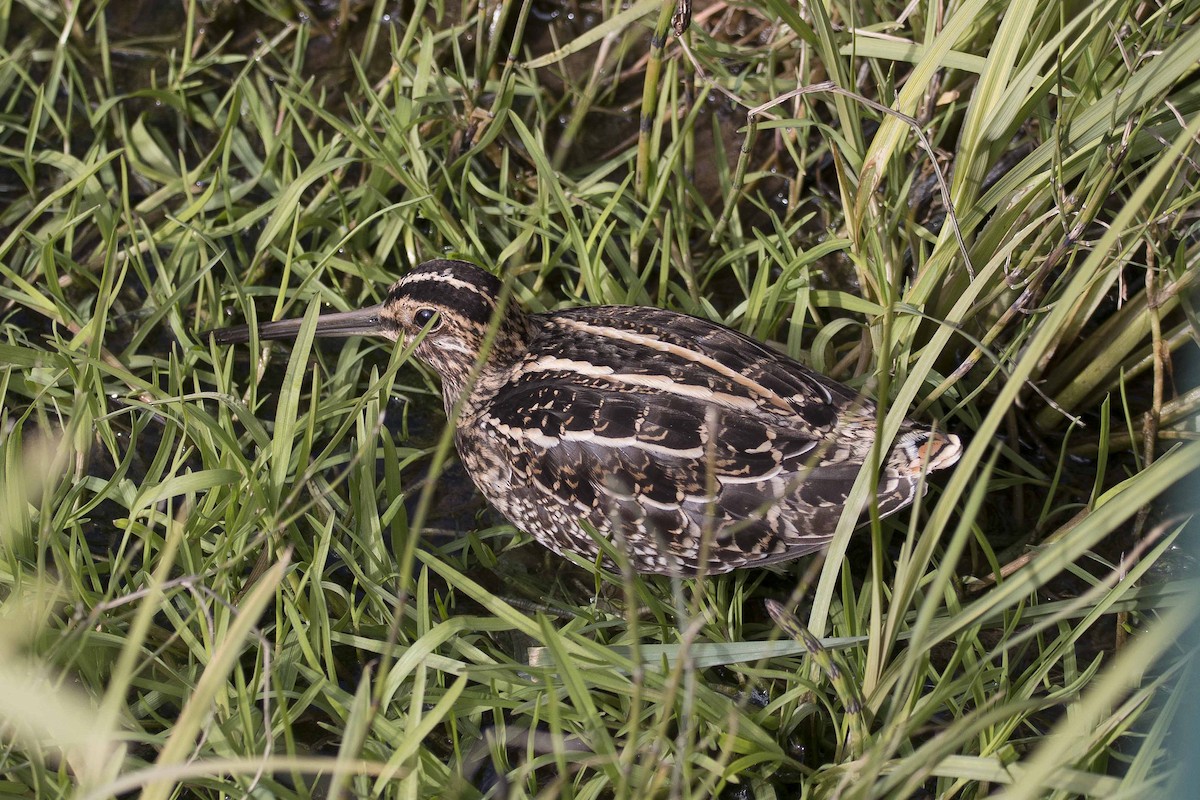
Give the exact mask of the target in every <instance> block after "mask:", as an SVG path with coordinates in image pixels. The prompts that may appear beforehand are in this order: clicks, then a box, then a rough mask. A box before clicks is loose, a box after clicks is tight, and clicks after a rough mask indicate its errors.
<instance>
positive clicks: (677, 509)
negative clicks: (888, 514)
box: [477, 373, 858, 575]
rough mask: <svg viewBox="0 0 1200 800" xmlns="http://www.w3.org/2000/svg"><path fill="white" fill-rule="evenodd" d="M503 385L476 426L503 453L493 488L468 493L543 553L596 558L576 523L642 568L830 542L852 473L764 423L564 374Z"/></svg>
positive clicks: (782, 556) (762, 558)
mask: <svg viewBox="0 0 1200 800" xmlns="http://www.w3.org/2000/svg"><path fill="white" fill-rule="evenodd" d="M541 377H542V378H544V380H539V381H536V382H532V381H524V382H521V383H519V384H516V385H510V386H507V387H505V388H504V389H503V390H502V391H501V392H500V393H499V394H498V395H497V396H496V397H495V398H494V399H493V400H492V402H491V403H489V406H488V409H487V412H486V414H484V415H482V416H481V417H480V418H479V419H478V420H477V423H478V424H479V426H480V429H479V434H480V435H482V436H485V437H486V438H489V439H491V440H492V441H491V443H490V447H495V448H498V449H501V450H503V451H505V452H507V453H509V454H510V457H511V469H512V472H511V475H510V476H509V480H508V481H507V485H506V486H503V487H500V486H485V485H482V484H481V485H480V488H481V489H482V490H483V491H484V493H485V495H488V497H489V500H491V501H492V503H493V504H494V505H496V506H497V507H498V508H499V509H500V511H501V512H502V513H504V514H505V515H506V516H508V517H509V519H510V520H512V522H513V523H514V524H516V525H518V526H519V527H523V528H525V529H526V530H528V531H529V532H530V533H531V534H533V535H534V536H535V537H536V538H538V539H539V540H540V541H542V543H543V544H546V545H548V546H550V547H552V548H553V549H556V550H559V551H565V550H571V551H575V552H580V553H584V554H586V555H589V556H593V557H594V555H595V554H596V549H597V548H596V546H595V543H594V542H593V541H592V540H591V538H590V537H589V536H588V535H587V534H586V533H585V532H584V531H583V530H582V529H581V528H580V526H579V522H580V520H583V521H585V522H587V523H589V524H590V525H591V526H593V527H594V528H595V529H596V530H597V531H599V532H600V533H601V534H603V535H605V536H606V537H607V538H609V539H611V540H613V541H616V542H623V545H624V548H625V550H626V552H627V553H628V554H629V556H630V558H631V559H632V561H633V563H634V566H635V568H637V569H638V570H639V571H642V572H656V573H677V574H685V575H686V574H694V573H696V572H697V571H700V570H701V569H703V571H705V572H707V573H709V574H715V573H720V572H726V571H729V570H731V569H736V568H738V567H743V566H748V565H752V564H759V565H762V564H769V563H773V562H777V561H783V560H787V559H791V558H796V557H799V556H802V555H805V554H806V553H810V552H813V551H815V550H818V549H820V548H821V547H823V546H824V545H825V544H826V543H827V542H828V540H829V537H830V536H831V535H832V533H833V529H834V527H835V526H836V524H837V520H838V517H839V515H840V513H841V508H842V505H843V504H844V502H845V496H846V493H847V492H848V491H849V488H850V486H851V484H852V483H853V481H854V477H855V475H856V474H857V470H858V466H857V465H850V464H825V465H824V466H822V465H821V462H822V461H823V457H822V452H821V451H822V449H823V441H822V439H820V438H817V437H815V436H813V435H812V434H811V433H810V432H808V431H806V430H804V429H803V428H802V427H801V426H799V425H796V426H794V427H789V426H786V425H780V424H778V423H779V420H778V419H777V418H775V417H774V416H773V415H762V414H755V413H747V412H746V411H744V410H740V409H731V408H728V407H724V406H721V405H717V404H714V403H711V402H704V401H699V400H696V399H695V398H690V397H686V396H681V395H678V394H673V393H671V392H664V391H650V390H641V391H638V392H631V391H629V390H616V389H614V388H612V387H611V386H606V385H604V384H603V383H602V382H600V381H592V382H588V381H581V380H580V379H579V378H578V376H577V375H573V374H567V373H560V374H546V375H543V376H541Z"/></svg>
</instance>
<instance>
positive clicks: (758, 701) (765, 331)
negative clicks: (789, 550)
mask: <svg viewBox="0 0 1200 800" xmlns="http://www.w3.org/2000/svg"><path fill="white" fill-rule="evenodd" d="M673 10H674V6H673V4H663V3H654V2H642V3H633V4H630V5H628V6H625V7H622V6H619V5H615V4H592V5H556V4H552V3H539V4H527V5H521V4H485V5H484V6H479V7H477V6H475V5H470V6H464V7H461V8H460V7H458V6H456V5H453V4H448V3H447V4H443V3H439V2H418V3H413V4H409V3H389V2H383V1H382V0H381V1H380V2H375V3H370V2H353V1H350V2H344V3H332V2H331V3H311V4H306V3H295V2H284V0H259V2H256V3H231V2H221V0H214V1H213V2H195V3H183V4H160V3H150V2H147V3H139V2H130V3H122V4H116V3H110V4H108V5H106V6H105V5H101V6H100V7H99V8H97V7H95V6H93V5H91V4H84V5H79V4H67V5H64V6H59V5H57V4H52V3H43V2H33V0H15V1H10V2H6V3H0V33H2V36H0V39H2V41H3V48H4V49H3V58H0V87H3V92H2V93H0V96H2V97H3V98H4V103H3V105H2V106H0V194H2V196H3V204H2V205H0V407H2V409H3V411H2V413H3V418H2V428H0V465H2V469H3V481H2V482H0V483H2V485H0V491H2V492H3V497H2V499H0V597H3V605H2V607H0V720H3V721H4V725H3V732H4V733H3V747H2V749H0V793H2V794H4V795H12V796H28V795H30V794H34V795H37V796H46V797H51V796H62V795H72V796H74V795H78V796H83V797H108V796H113V795H115V794H119V793H121V792H127V791H131V790H135V789H143V790H144V796H146V797H151V798H154V797H168V796H187V797H192V796H199V797H210V796H211V797H218V796H243V795H246V794H248V793H250V792H251V791H254V792H257V793H262V794H264V795H265V794H270V795H273V796H280V797H293V796H294V797H307V796H313V795H319V796H330V795H333V796H367V795H376V794H380V795H385V796H397V797H417V796H461V797H477V796H490V797H499V796H508V797H516V796H540V797H559V796H564V797H650V796H662V797H696V798H699V797H711V796H716V795H722V796H729V797H759V798H768V797H792V796H798V795H799V794H800V793H801V792H805V793H808V796H819V797H824V796H834V795H836V796H840V797H854V798H868V797H913V796H937V797H970V798H973V797H982V796H990V795H992V794H1003V796H1005V797H1034V796H1037V797H1042V796H1064V797H1065V796H1077V795H1106V796H1111V795H1118V794H1120V795H1128V796H1160V795H1161V794H1162V793H1163V792H1164V791H1166V789H1168V788H1169V787H1170V785H1171V784H1172V782H1173V781H1176V780H1177V772H1176V771H1175V769H1174V766H1173V760H1172V753H1171V750H1170V747H1169V746H1168V744H1169V743H1168V732H1169V731H1170V729H1171V727H1172V725H1173V723H1174V720H1175V717H1176V716H1178V715H1179V714H1180V713H1182V712H1181V711H1180V709H1181V707H1182V706H1183V703H1184V701H1185V699H1186V691H1185V689H1184V688H1180V686H1179V684H1178V678H1179V677H1180V675H1181V674H1182V673H1183V672H1184V671H1185V670H1186V669H1187V668H1188V665H1189V663H1190V662H1189V659H1190V657H1191V655H1192V653H1193V650H1194V647H1193V643H1192V640H1191V639H1190V638H1188V637H1187V636H1185V635H1184V634H1185V632H1187V631H1188V630H1189V628H1190V627H1191V626H1192V625H1193V623H1194V618H1195V615H1196V613H1197V605H1196V603H1195V602H1194V597H1195V594H1194V592H1195V586H1194V581H1193V579H1192V574H1193V572H1194V570H1193V566H1192V561H1191V560H1190V557H1189V556H1188V554H1187V551H1186V550H1183V549H1181V547H1180V542H1181V541H1182V540H1181V538H1180V537H1181V534H1182V532H1184V531H1185V529H1186V523H1187V520H1188V517H1187V513H1188V512H1189V509H1190V503H1189V502H1188V501H1187V500H1186V497H1187V495H1186V489H1185V488H1183V487H1184V486H1185V481H1186V480H1187V479H1188V478H1189V477H1192V476H1193V475H1194V473H1195V472H1196V471H1197V469H1198V468H1200V443H1197V441H1196V438H1197V433H1198V431H1197V423H1196V410H1197V405H1198V404H1200V390H1198V389H1197V386H1198V385H1200V380H1198V376H1197V371H1196V369H1197V368H1196V366H1195V360H1196V359H1195V356H1196V349H1197V341H1200V337H1198V335H1197V331H1198V327H1197V317H1196V306H1195V302H1194V299H1193V294H1192V293H1193V291H1194V289H1195V283H1196V281H1197V275H1200V270H1198V269H1197V261H1198V260H1200V239H1198V238H1197V236H1196V230H1197V229H1196V225H1197V221H1198V211H1197V209H1200V204H1198V202H1197V199H1198V190H1197V188H1196V183H1197V177H1198V172H1200V170H1198V169H1197V165H1196V158H1197V157H1198V154H1197V146H1196V142H1197V133H1198V129H1200V115H1198V114H1197V113H1196V112H1197V109H1198V107H1200V84H1198V83H1197V82H1196V80H1195V68H1196V67H1195V64H1196V59H1195V53H1196V52H1197V51H1198V50H1200V27H1198V26H1197V25H1196V18H1197V14H1198V12H1200V5H1198V4H1196V3H1195V2H1169V3H1165V4H1162V5H1158V6H1146V5H1142V4H1135V3H1108V4H1104V3H1099V2H1097V3H1092V4H1089V5H1085V6H1080V7H1078V8H1075V9H1074V10H1073V11H1072V13H1071V15H1070V16H1069V17H1065V16H1061V15H1060V13H1059V10H1058V9H1057V8H1055V7H1046V6H1044V4H1034V3H1014V4H1009V5H1008V6H1003V7H1002V6H998V5H996V4H990V5H989V4H985V3H981V2H973V3H967V4H965V5H961V6H955V7H953V8H950V9H946V10H945V12H944V16H940V15H939V16H934V17H931V16H928V14H929V12H928V10H927V9H926V8H925V7H924V6H921V7H913V8H912V9H907V10H906V8H905V7H904V5H903V4H896V5H893V6H887V5H882V4H875V5H871V6H868V7H863V6H861V5H841V4H836V3H834V4H828V5H819V4H818V5H816V6H812V5H805V6H804V11H803V13H802V14H801V13H798V12H797V11H796V10H795V6H793V5H791V4H787V3H783V2H775V1H774V0H771V1H770V2H766V3H763V4H762V6H761V8H759V9H750V8H741V7H733V6H727V5H723V4H714V5H708V6H704V7H697V8H696V9H694V15H693V17H692V22H691V26H690V28H689V29H688V30H687V31H686V32H685V33H683V35H682V36H676V34H675V33H674V31H673V28H672V12H673ZM652 40H653V41H661V42H662V43H663V44H662V46H661V47H659V46H652ZM647 77H649V78H650V79H651V80H649V81H647V80H646V79H647ZM826 82H828V84H827V83H826ZM798 87H802V88H803V90H802V92H799V93H798V92H797V91H796V90H797V89H798ZM643 120H644V122H643ZM918 131H920V135H918ZM939 173H940V176H941V180H939ZM445 254H451V255H455V256H459V257H463V258H466V259H468V260H472V261H474V262H476V263H479V264H484V265H487V266H489V267H490V268H492V269H494V270H495V271H496V272H497V274H500V275H502V276H503V277H504V278H505V279H506V280H507V281H509V283H510V285H511V287H512V289H513V291H514V292H515V296H516V298H517V299H518V300H519V301H520V302H522V303H523V304H525V305H526V306H527V307H529V308H531V309H534V310H542V309H549V308H558V307H567V306H572V305H576V304H580V303H638V304H657V305H662V306H666V307H671V308H675V309H678V310H683V311H687V312H689V313H693V314H697V315H700V316H705V317H708V318H711V319H715V320H719V321H721V322H724V323H726V324H729V325H731V326H733V327H735V328H738V329H740V330H743V331H745V332H747V333H750V334H752V335H754V336H757V337H759V338H762V339H770V340H773V341H776V342H778V343H779V345H780V346H781V347H783V348H785V349H786V350H787V351H788V352H789V353H791V354H792V355H795V356H797V357H799V358H801V360H803V361H805V362H806V363H809V364H811V365H812V366H814V367H815V368H817V369H819V370H821V371H823V372H826V373H828V374H831V375H833V376H834V377H837V378H838V379H840V380H843V381H846V382H848V383H850V384H851V385H854V386H858V387H861V388H862V389H863V390H864V391H865V392H867V393H868V394H870V395H871V396H873V397H877V398H879V399H880V401H881V408H882V411H881V420H880V421H881V425H882V428H883V431H884V439H885V440H886V439H887V438H888V437H890V436H892V435H894V432H895V430H896V428H897V426H898V425H899V422H900V420H901V419H902V417H904V416H906V415H915V416H918V417H921V418H926V419H929V418H936V419H938V420H940V421H941V424H943V425H945V426H947V427H948V428H949V429H950V430H952V431H954V432H956V433H959V434H961V435H962V436H963V437H964V438H965V439H966V440H967V441H968V447H967V451H966V453H965V455H964V457H963V459H962V461H961V462H960V464H959V465H958V466H957V467H956V468H955V469H954V470H953V471H952V473H951V474H950V475H949V476H948V477H946V478H941V477H939V478H938V479H937V480H936V481H935V485H934V486H933V487H932V488H931V490H930V492H929V493H928V494H927V495H926V497H925V498H924V499H923V500H922V501H921V502H920V503H919V504H918V506H917V507H916V508H914V509H912V510H911V513H910V512H905V513H904V514H900V515H897V517H895V518H894V519H889V520H887V521H886V522H885V523H883V524H878V523H876V524H875V525H872V526H868V527H865V528H862V529H859V530H853V528H852V525H851V521H850V520H849V518H847V520H845V525H844V526H843V528H842V529H841V530H840V531H839V535H838V538H837V539H836V540H835V542H834V544H833V545H832V547H831V548H830V551H829V554H828V557H827V558H825V559H822V560H816V561H814V560H812V559H807V560H803V561H800V562H798V563H797V564H794V565H791V566H789V567H788V568H787V569H784V570H774V571H747V572H742V573H738V574H734V575H731V576H726V577H720V578H709V579H706V580H703V581H671V580H668V579H665V578H649V579H646V578H640V577H637V576H633V575H631V574H615V575H614V574H610V573H605V572H603V571H601V570H598V569H596V568H595V567H594V566H591V565H587V564H563V563H562V562H561V561H560V560H559V559H557V558H556V557H554V556H552V555H550V554H549V553H547V552H546V551H544V550H543V549H541V548H540V547H539V546H538V545H536V544H535V543H532V542H530V541H529V540H528V538H527V537H525V536H524V535H523V534H520V533H519V532H514V531H513V530H512V528H511V527H509V526H507V525H505V524H503V522H502V520H499V519H498V518H497V517H495V516H494V515H493V514H491V513H490V512H488V511H487V510H486V509H484V508H482V507H481V506H480V505H479V504H478V502H477V500H473V499H472V497H473V495H472V493H471V491H470V489H469V487H468V486H467V485H466V483H465V482H464V478H463V477H462V476H461V474H456V473H455V471H454V469H453V460H454V457H453V452H452V442H451V439H450V432H451V429H450V428H449V427H448V426H446V425H445V423H444V419H443V418H442V417H441V416H440V415H441V413H442V412H441V403H440V401H439V400H438V399H437V394H436V388H437V387H436V383H435V382H434V381H432V380H431V378H430V376H428V375H427V374H426V373H424V372H423V371H421V370H420V369H419V368H417V367H416V366H415V365H414V364H413V363H411V362H409V361H408V359H407V352H406V351H405V350H404V349H403V348H399V347H398V348H395V349H394V350H392V349H389V348H386V347H383V346H381V345H380V344H379V343H376V342H370V341H365V340H361V341H360V340H350V341H347V342H339V343H334V344H327V343H314V342H312V341H311V340H307V339H304V340H301V341H298V342H297V343H295V345H294V346H290V347H289V346H278V345H275V346H270V347H263V348H257V349H251V348H245V347H239V348H218V347H215V346H214V345H212V344H211V343H210V342H209V341H208V340H207V339H206V337H204V336H203V335H202V334H203V332H204V331H206V330H208V329H211V328H213V327H217V326H220V325H223V324H226V323H230V322H240V321H242V320H243V319H250V320H255V319H258V320H265V319H273V318H278V317H282V316H303V315H304V314H305V313H307V312H310V311H314V310H317V309H319V308H324V309H328V310H345V309H349V308H353V307H357V306H359V305H362V304H367V303H372V302H377V301H378V300H379V298H380V297H381V294H382V293H383V292H384V291H385V290H386V287H387V285H388V283H389V282H390V281H392V280H394V278H395V277H396V276H398V275H399V274H402V273H403V272H404V271H405V270H406V269H408V268H410V267H411V266H413V265H415V264H417V263H420V262H421V261H423V260H426V259H428V258H431V257H436V256H441V255H445ZM447 465H448V468H445V469H444V467H447ZM430 476H432V479H429V480H427V478H428V477H430ZM857 491H858V492H859V496H861V497H865V496H866V495H867V493H868V492H869V485H868V479H867V478H866V477H865V476H864V477H863V479H862V480H860V486H859V487H858V489H857ZM1172 493H1174V494H1172ZM767 601H775V602H778V603H783V604H784V605H783V606H781V607H779V608H774V607H772V608H773V610H772V611H771V612H770V613H768V603H767ZM505 791H506V792H507V794H506V795H505V794H503V793H504V792H505Z"/></svg>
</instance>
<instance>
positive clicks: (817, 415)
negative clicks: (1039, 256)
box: [214, 261, 961, 575]
mask: <svg viewBox="0 0 1200 800" xmlns="http://www.w3.org/2000/svg"><path fill="white" fill-rule="evenodd" d="M499 295H500V282H499V281H498V280H497V279H496V278H495V277H493V276H492V275H490V274H488V273H487V272H485V271H483V270H481V269H479V268H478V267H475V266H473V265H471V264H466V263H464V262H460V261H432V262H429V263H426V264H423V265H421V266H420V267H418V268H417V269H415V270H413V271H412V272H410V273H409V274H408V275H406V276H404V277H403V278H401V279H400V280H399V281H398V282H397V283H396V284H395V285H393V286H392V288H391V289H390V290H389V292H388V296H387V299H386V300H385V301H384V302H383V303H381V304H380V305H378V306H373V307H371V308H368V309H363V310H361V311H352V312H348V313H346V314H333V315H327V316H324V317H321V318H320V320H319V321H318V333H319V334H324V335H334V336H338V335H340V336H348V335H367V334H373V335H378V336H383V337H386V338H388V339H392V340H398V339H400V338H401V337H409V336H415V335H417V334H419V333H420V332H421V331H422V330H424V337H423V338H422V339H421V340H420V342H419V343H418V345H417V347H416V350H415V355H416V357H417V358H418V359H419V360H421V361H423V362H425V363H426V364H428V365H429V366H430V367H431V368H433V369H434V371H435V372H437V373H438V375H439V376H440V378H441V380H442V389H443V397H444V400H445V404H446V409H447V413H448V414H449V413H452V411H453V409H454V407H455V405H456V404H461V408H459V414H458V418H457V420H458V421H457V431H456V434H457V435H456V444H457V446H458V452H459V455H460V457H461V458H462V461H463V463H464V465H465V467H466V470H467V472H468V474H470V475H471V477H472V479H473V480H474V482H475V484H476V486H478V487H479V490H480V491H481V492H482V493H483V495H484V496H485V497H486V498H487V499H488V501H489V502H490V503H492V505H494V506H495V507H496V508H497V509H498V510H499V511H500V512H501V513H502V514H503V515H504V516H505V517H507V518H508V519H509V520H510V521H511V522H512V523H513V524H514V525H516V526H517V527H519V528H521V529H523V530H526V531H528V532H529V533H530V534H532V535H533V536H534V538H536V539H537V540H538V541H539V542H541V543H542V544H544V545H546V546H547V547H549V548H550V549H552V550H554V551H556V552H559V553H563V552H565V551H570V552H574V553H578V554H580V555H582V556H584V557H585V558H589V559H593V558H595V557H597V554H598V547H597V544H596V542H595V541H594V540H593V538H592V536H591V535H590V534H589V533H588V532H587V531H586V530H585V529H584V528H583V527H582V526H581V525H580V521H581V520H582V521H584V522H586V523H587V524H588V525H589V526H590V527H591V528H593V529H594V530H595V531H597V532H598V533H599V534H600V535H601V536H604V537H606V538H608V539H610V540H612V541H614V542H615V543H616V544H617V546H618V547H619V548H621V549H623V550H624V551H625V552H626V553H628V555H629V557H630V561H631V563H632V565H633V566H634V568H635V569H637V570H638V571H641V572H650V573H663V574H680V575H693V574H697V573H707V574H716V573H721V572H727V571H729V570H733V569H737V568H740V567H749V566H761V565H765V564H771V563H775V562H779V561H784V560H787V559H792V558H797V557H799V556H802V555H805V554H807V553H811V552H813V551H815V550H819V549H820V548H822V547H824V546H825V545H826V544H828V542H829V540H830V538H831V537H832V535H833V532H834V529H835V527H836V525H837V522H838V519H839V517H840V515H841V512H842V508H843V507H844V505H845V502H846V499H847V495H848V493H849V491H850V488H851V486H852V485H853V483H854V480H855V478H856V476H857V475H858V472H859V468H860V466H861V465H862V463H863V461H864V459H865V458H866V457H867V454H868V452H869V450H870V448H871V444H872V441H873V438H874V435H875V407H874V405H873V404H872V403H870V402H869V401H867V400H865V399H864V398H862V397H861V396H860V395H859V394H858V393H856V392H854V391H853V390H851V389H849V388H847V387H845V386H843V385H842V384H840V383H837V382H836V381H833V380H830V379H829V378H825V377H824V376H821V375H818V374H817V373H815V372H812V371H811V370H809V369H807V368H806V367H804V366H802V365H801V364H799V363H798V362H796V361H794V360H792V359H790V358H788V357H787V356H785V355H783V354H781V353H778V352H776V351H774V350H771V349H770V348H768V347H766V346H764V345H762V344H760V343H759V342H756V341H755V340H753V339H750V338H748V337H746V336H743V335H742V334H740V333H737V332H736V331H733V330H730V329H729V328H725V327H723V326H721V325H717V324H714V323H711V322H706V321H704V320H701V319H697V318H695V317H690V316H687V315H684V314H678V313H675V312H672V311H665V310H662V309H656V308H643V307H632V306H600V307H586V308H576V309H571V310H568V311H558V312H553V313H549V314H526V313H524V312H523V311H522V310H521V309H519V308H517V307H516V306H515V304H514V303H509V304H508V305H507V308H506V309H505V310H504V313H503V314H497V312H496V304H497V298H498V297H499ZM494 316H497V317H498V319H497V320H495V321H493V317H494ZM492 324H495V325H497V329H496V332H495V334H494V338H492V339H491V342H490V350H489V352H488V356H487V358H486V359H485V360H484V362H483V363H482V365H481V367H480V368H479V371H478V373H477V375H476V376H475V379H474V380H473V381H472V380H471V373H472V369H473V367H475V362H476V360H477V356H478V354H479V351H480V347H481V346H487V345H486V344H485V342H486V340H487V338H488V337H487V334H488V331H489V325H492ZM298 327H299V323H298V321H292V320H285V321H282V322H272V323H267V324H266V325H263V326H261V327H260V330H259V336H260V337H261V338H286V337H289V336H293V335H295V332H296V330H297V329H298ZM214 336H215V338H216V340H217V341H219V342H235V341H246V340H247V339H248V337H249V331H248V330H247V329H246V328H244V327H242V328H228V329H224V330H222V331H217V332H216V333H215V334H214ZM460 401H461V403H460ZM960 454H961V445H960V443H959V441H958V438H957V437H955V436H953V435H950V434H944V433H937V432H933V431H931V430H930V429H928V428H926V427H924V426H922V425H920V424H918V423H915V422H911V421H906V422H905V423H904V425H903V427H902V428H901V431H900V434H899V436H898V437H897V440H896V442H895V444H894V446H893V448H892V450H891V452H890V453H889V454H888V456H887V458H886V460H885V464H884V469H883V472H882V474H881V477H880V480H879V487H878V505H879V513H880V514H881V515H887V514H891V513H893V512H895V511H898V510H900V509H901V508H904V507H905V506H906V505H908V504H909V503H911V502H912V500H913V499H914V498H915V496H916V494H917V491H918V490H919V487H921V486H922V485H923V481H922V479H921V474H922V471H923V470H924V471H927V470H933V469H941V468H943V467H948V466H950V465H951V464H953V463H954V462H955V461H957V460H958V457H959V455H960Z"/></svg>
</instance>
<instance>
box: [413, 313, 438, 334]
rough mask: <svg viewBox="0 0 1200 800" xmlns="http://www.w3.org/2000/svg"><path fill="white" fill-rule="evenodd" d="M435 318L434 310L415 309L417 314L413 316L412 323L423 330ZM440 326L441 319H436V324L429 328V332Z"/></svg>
mask: <svg viewBox="0 0 1200 800" xmlns="http://www.w3.org/2000/svg"><path fill="white" fill-rule="evenodd" d="M435 316H437V311H436V310H434V309H432V308H419V309H417V313H416V314H413V322H414V323H416V325H417V327H418V328H424V327H425V326H426V325H428V324H429V321H430V320H431V319H433V318H434V317H435ZM441 324H442V321H441V319H438V321H437V324H436V325H434V326H433V327H432V328H430V330H431V331H432V330H436V329H437V328H438V327H440V326H441Z"/></svg>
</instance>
